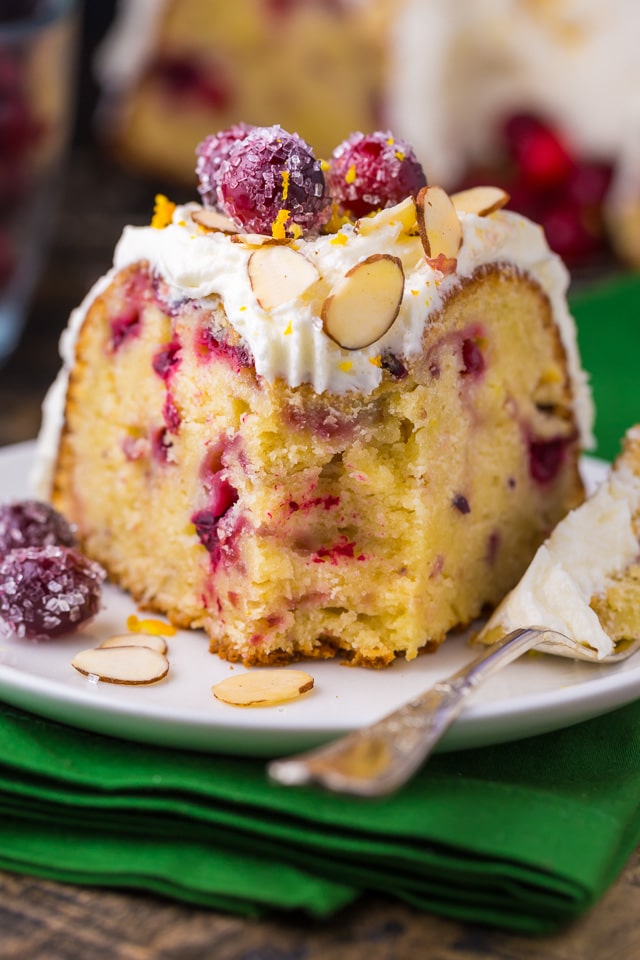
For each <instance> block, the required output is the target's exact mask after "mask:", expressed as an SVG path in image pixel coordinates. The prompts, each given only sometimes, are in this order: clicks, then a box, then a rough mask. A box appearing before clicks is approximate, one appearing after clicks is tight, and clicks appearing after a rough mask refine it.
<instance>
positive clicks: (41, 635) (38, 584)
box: [0, 546, 105, 640]
mask: <svg viewBox="0 0 640 960" xmlns="http://www.w3.org/2000/svg"><path fill="white" fill-rule="evenodd" d="M104 579H105V572H104V570H103V569H102V567H100V566H99V565H98V564H97V563H94V562H93V561H91V560H88V559H87V558H86V557H84V556H83V555H82V554H81V553H79V551H78V550H74V549H72V548H70V547H60V546H45V547H22V548H20V549H18V550H11V551H10V552H9V553H8V554H7V555H6V557H5V558H4V559H3V560H2V562H1V563H0V618H1V619H2V620H3V621H4V625H5V628H6V629H9V630H11V631H12V632H13V633H15V634H17V636H18V637H25V638H27V639H30V640H48V639H52V638H55V637H61V636H64V635H65V634H68V633H72V632H73V631H74V630H77V629H78V627H80V626H81V625H82V624H84V623H86V622H87V621H88V620H90V619H92V618H93V617H94V616H95V615H96V614H97V613H98V611H99V609H100V599H101V595H102V581H103V580H104Z"/></svg>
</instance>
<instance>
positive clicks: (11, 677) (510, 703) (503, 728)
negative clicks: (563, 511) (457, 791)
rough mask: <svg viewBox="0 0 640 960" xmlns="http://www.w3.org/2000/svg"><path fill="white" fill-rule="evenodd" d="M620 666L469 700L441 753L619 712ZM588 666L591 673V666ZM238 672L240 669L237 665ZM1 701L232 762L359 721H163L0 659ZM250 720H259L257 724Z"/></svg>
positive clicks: (625, 675) (599, 470) (16, 451)
mask: <svg viewBox="0 0 640 960" xmlns="http://www.w3.org/2000/svg"><path fill="white" fill-rule="evenodd" d="M34 451H35V442H34V441H25V442H22V443H19V444H11V445H7V446H4V447H0V466H2V465H4V466H5V467H8V468H9V469H11V467H12V468H13V469H14V470H18V471H25V472H29V471H30V467H31V461H32V459H33V454H34ZM583 467H584V468H585V470H586V474H587V475H588V474H589V473H594V472H595V474H596V476H597V479H600V478H601V477H602V476H603V475H604V472H605V470H606V468H607V467H608V464H607V463H606V462H605V461H603V460H600V459H598V458H594V457H589V456H587V457H585V458H583ZM591 482H592V483H593V478H592V480H591ZM132 602H133V601H132ZM415 662H416V661H414V663H415ZM303 663H304V661H303ZM627 664H628V661H627ZM621 666H622V665H620V667H621ZM620 667H616V666H608V667H606V668H601V670H603V672H599V673H598V675H597V676H596V677H594V679H593V680H588V681H586V680H583V681H581V682H577V683H574V684H572V685H569V686H565V687H560V688H553V689H551V690H538V691H533V692H531V693H529V694H526V695H524V696H520V697H518V698H513V697H509V698H506V699H502V700H500V699H499V700H497V701H489V702H485V703H474V702H473V701H472V702H470V703H469V705H468V706H467V707H466V709H465V710H464V712H463V713H462V714H461V716H460V717H459V718H458V720H457V721H456V722H455V723H454V724H453V726H452V727H451V728H450V729H449V731H448V732H447V734H446V735H445V737H444V738H443V740H442V742H441V744H440V746H439V749H440V750H441V751H452V750H460V749H468V748H476V747H481V746H488V745H492V744H497V743H502V742H506V741H513V740H519V739H523V738H525V737H527V736H535V735H538V734H541V733H547V732H551V731H553V730H557V729H561V728H564V727H567V726H570V725H572V724H574V723H579V722H581V721H582V720H585V719H590V718H594V717H597V716H599V715H601V714H603V713H606V712H608V711H610V710H613V709H616V708H617V707H621V706H624V705H625V704H626V703H629V702H631V701H632V700H635V699H637V698H638V697H639V696H640V658H639V659H638V664H637V666H636V667H635V668H629V667H628V666H627V667H626V668H625V669H620ZM409 668H410V665H409ZM594 668H595V669H597V664H596V665H594ZM238 669H243V668H241V667H239V666H238ZM309 669H312V667H310V668H309ZM103 686H108V685H103ZM559 692H560V693H561V696H560V698H558V693H559ZM0 699H2V700H4V701H5V702H6V703H9V704H10V705H12V706H14V707H18V708H21V709H25V710H28V711H29V712H31V713H35V714H38V715H40V716H43V717H47V718H48V719H52V720H55V721H58V722H62V723H66V724H70V725H72V726H74V727H78V728H80V729H84V730H89V731H91V732H94V733H100V734H103V735H105V734H106V735H110V736H116V737H119V738H123V739H127V740H133V741H135V742H138V743H147V744H153V745H156V746H161V747H162V746H164V747H182V748H184V747H188V748H190V749H195V750H199V751H203V752H211V753H226V754H230V755H237V756H263V757H266V756H278V755H281V754H283V753H284V752H292V751H294V750H298V749H303V748H306V747H311V746H315V745H317V744H319V743H322V742H325V741H326V740H328V739H331V738H333V737H336V736H339V735H340V734H341V733H345V732H348V731H350V730H354V729H357V727H358V726H359V724H358V723H357V722H352V723H350V724H345V723H344V722H332V717H331V716H328V717H327V718H326V722H325V723H324V724H323V725H318V724H317V723H316V724H314V725H312V726H311V727H308V726H306V725H305V724H304V723H299V724H298V726H297V727H295V726H291V727H289V728H287V729H286V730H283V727H282V723H281V722H278V718H277V715H275V714H274V715H272V716H271V717H270V716H269V714H267V713H265V712H264V711H262V710H261V711H259V712H256V711H253V710H250V711H242V713H235V714H233V713H232V714H230V715H229V719H228V720H226V719H225V720H224V721H223V722H221V720H220V717H219V716H213V717H212V716H203V717H202V718H195V717H194V716H192V715H191V714H189V713H188V712H187V713H182V714H181V715H177V714H175V713H171V712H169V715H167V713H166V711H165V713H164V714H163V713H162V703H160V706H158V705H157V704H147V703H144V702H141V701H137V702H136V703H135V705H134V706H133V707H131V706H129V705H127V704H125V703H123V702H122V701H120V700H117V699H113V700H109V699H108V695H107V698H106V699H101V700H97V699H95V697H93V693H92V692H91V690H90V689H89V688H88V687H85V688H83V689H76V688H73V687H69V686H65V684H64V683H63V682H58V681H55V680H54V679H51V680H48V679H46V678H44V677H42V676H41V675H39V674H33V673H28V672H26V671H25V670H24V669H20V668H15V667H13V666H11V665H10V664H7V663H3V662H1V661H0ZM87 707H89V708H90V709H89V710H87ZM232 709H233V708H232ZM384 712H386V711H384ZM381 715H382V714H381ZM256 717H259V722H257V723H256V722H255V718H256ZM132 718H134V719H135V721H136V726H135V728H134V729H131V728H130V727H129V724H130V722H131V719H132ZM230 733H231V736H230V739H229V742H228V743H225V742H224V738H223V741H222V742H221V740H220V735H221V734H224V735H227V736H228V735H229V734H230ZM225 748H226V749H225Z"/></svg>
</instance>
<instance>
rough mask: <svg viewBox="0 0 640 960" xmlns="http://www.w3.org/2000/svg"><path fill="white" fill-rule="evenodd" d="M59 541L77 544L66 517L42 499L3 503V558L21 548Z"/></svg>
mask: <svg viewBox="0 0 640 960" xmlns="http://www.w3.org/2000/svg"><path fill="white" fill-rule="evenodd" d="M55 544H57V545H58V546H64V547H75V546H76V538H75V535H74V532H73V530H72V529H71V526H70V525H69V523H68V522H67V520H66V519H65V518H64V517H63V516H62V514H61V513H58V511H57V510H54V508H53V507H52V506H51V505H50V504H48V503H42V502H41V501H40V500H16V501H14V502H13V503H5V504H2V506H0V558H2V557H4V556H5V555H6V554H7V553H9V551H10V550H17V549H19V548H21V547H45V546H51V545H55Z"/></svg>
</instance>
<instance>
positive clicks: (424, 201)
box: [416, 186, 462, 260]
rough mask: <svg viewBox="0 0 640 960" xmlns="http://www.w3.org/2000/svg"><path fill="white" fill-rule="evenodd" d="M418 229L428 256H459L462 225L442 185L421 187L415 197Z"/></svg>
mask: <svg viewBox="0 0 640 960" xmlns="http://www.w3.org/2000/svg"><path fill="white" fill-rule="evenodd" d="M416 212H417V215H418V229H419V231H420V239H421V240H422V246H423V247H424V252H425V253H426V255H427V257H429V258H430V259H432V260H433V259H435V258H436V257H438V256H440V254H441V253H442V254H444V256H445V257H446V258H447V259H451V258H453V257H457V256H458V251H459V249H460V245H461V244H462V227H461V225H460V220H459V219H458V214H457V212H456V208H455V207H454V205H453V203H452V202H451V198H450V196H449V194H448V193H447V192H446V190H443V189H442V187H436V186H434V187H423V188H422V190H421V191H420V192H419V194H418V196H417V197H416Z"/></svg>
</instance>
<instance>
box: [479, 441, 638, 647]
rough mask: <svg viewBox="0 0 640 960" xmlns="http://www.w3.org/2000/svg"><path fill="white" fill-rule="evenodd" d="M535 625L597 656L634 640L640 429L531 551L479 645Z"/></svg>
mask: <svg viewBox="0 0 640 960" xmlns="http://www.w3.org/2000/svg"><path fill="white" fill-rule="evenodd" d="M535 624H540V625H542V626H545V627H548V628H550V629H552V630H558V631H560V633H564V634H565V635H567V636H569V637H571V638H572V639H574V640H575V641H576V642H577V643H579V644H583V645H584V646H588V647H592V648H593V649H595V650H596V651H597V652H598V655H599V656H607V655H608V654H611V653H613V652H614V645H615V644H618V643H624V641H628V640H633V639H635V638H637V637H640V426H635V427H633V428H632V429H631V430H629V431H628V433H627V436H626V437H625V442H624V447H623V451H622V454H621V455H620V456H619V457H618V459H617V460H616V462H615V463H614V464H613V467H612V468H611V470H610V472H609V476H608V477H607V479H606V480H605V482H603V483H602V484H601V485H600V486H599V487H598V489H597V490H596V491H595V493H594V494H592V496H591V497H589V499H588V500H586V501H585V502H584V503H583V504H581V506H579V507H577V508H576V509H575V510H572V511H571V512H570V513H569V514H568V515H567V516H566V517H565V518H564V520H562V521H561V522H560V523H559V524H558V525H557V527H556V528H555V529H554V531H553V532H552V534H551V536H550V537H549V538H548V539H547V540H546V541H545V542H544V543H543V544H542V546H540V547H539V549H538V551H537V552H536V555H535V557H534V559H533V560H532V562H531V564H530V566H529V567H528V568H527V571H526V573H525V574H524V576H523V577H522V579H521V581H520V582H519V583H518V585H517V586H516V587H515V588H514V589H513V590H512V591H511V592H510V593H509V594H508V595H507V597H505V599H504V600H503V602H502V603H501V604H500V605H499V607H498V608H497V609H496V610H495V612H494V614H493V616H492V617H491V618H490V620H489V622H488V623H487V625H486V627H485V628H484V630H483V632H482V633H481V634H480V637H479V639H480V640H482V641H484V642H485V643H490V642H492V641H493V640H496V639H498V638H499V637H501V636H504V635H505V634H506V633H509V632H510V631H511V630H515V629H517V628H518V627H526V626H530V625H535Z"/></svg>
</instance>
